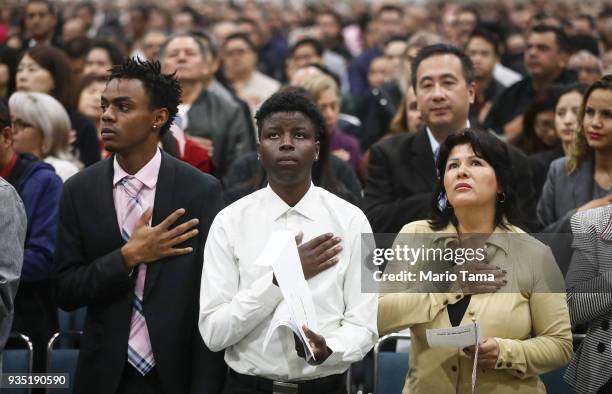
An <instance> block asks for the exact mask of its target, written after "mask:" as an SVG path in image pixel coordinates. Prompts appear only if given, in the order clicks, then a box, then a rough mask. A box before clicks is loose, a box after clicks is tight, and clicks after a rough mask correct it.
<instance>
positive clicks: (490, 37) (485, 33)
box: [466, 27, 500, 56]
mask: <svg viewBox="0 0 612 394" xmlns="http://www.w3.org/2000/svg"><path fill="white" fill-rule="evenodd" d="M476 37H478V38H482V39H483V40H485V41H486V42H488V43H489V44H491V45H492V46H493V52H495V55H497V56H499V50H500V48H499V45H500V41H499V38H497V35H496V34H494V33H491V32H490V31H489V30H487V29H484V28H482V27H477V28H476V29H474V31H473V32H472V34H471V35H470V39H469V40H468V44H469V43H470V41H472V38H476ZM466 47H467V46H466Z"/></svg>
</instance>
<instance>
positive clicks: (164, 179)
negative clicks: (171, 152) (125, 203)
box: [143, 151, 176, 300]
mask: <svg viewBox="0 0 612 394" xmlns="http://www.w3.org/2000/svg"><path fill="white" fill-rule="evenodd" d="M175 171H176V167H175V163H173V162H172V161H171V160H169V156H168V154H167V153H164V152H163V151H162V160H161V165H160V167H159V176H158V178H157V186H156V189H155V203H154V205H153V218H152V220H151V226H156V225H158V224H159V223H160V222H162V221H163V220H164V219H165V218H167V217H168V215H170V214H171V213H172V212H173V211H174V209H173V207H174V204H173V197H174V173H175ZM163 265H164V261H163V260H162V261H156V262H153V263H149V264H148V265H147V277H146V279H145V285H144V295H143V300H146V299H147V295H148V294H149V293H150V292H151V289H152V288H153V286H154V285H155V281H156V280H157V277H158V276H159V273H160V271H161V270H162V267H163Z"/></svg>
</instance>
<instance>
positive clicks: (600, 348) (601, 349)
mask: <svg viewBox="0 0 612 394" xmlns="http://www.w3.org/2000/svg"><path fill="white" fill-rule="evenodd" d="M597 351H598V352H599V353H603V352H605V351H606V345H604V343H603V342H599V343H598V344H597Z"/></svg>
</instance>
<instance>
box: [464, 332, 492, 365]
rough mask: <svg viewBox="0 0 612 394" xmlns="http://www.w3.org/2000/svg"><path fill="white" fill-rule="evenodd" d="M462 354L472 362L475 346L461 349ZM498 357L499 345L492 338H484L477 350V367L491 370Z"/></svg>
mask: <svg viewBox="0 0 612 394" xmlns="http://www.w3.org/2000/svg"><path fill="white" fill-rule="evenodd" d="M463 352H464V353H465V354H466V355H467V356H468V357H469V358H471V359H472V360H474V354H475V352H476V347H475V346H468V347H466V348H464V349H463ZM498 357H499V344H498V343H497V341H496V340H495V338H493V337H484V338H483V339H481V340H480V345H479V349H478V364H477V365H478V367H480V368H486V369H493V368H495V363H496V362H497V358H498Z"/></svg>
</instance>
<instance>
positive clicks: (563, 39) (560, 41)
mask: <svg viewBox="0 0 612 394" xmlns="http://www.w3.org/2000/svg"><path fill="white" fill-rule="evenodd" d="M533 33H538V34H542V33H553V34H554V35H555V42H556V43H557V48H559V51H560V52H563V53H569V51H570V49H571V48H570V42H569V39H568V38H567V34H565V32H564V31H563V29H561V28H559V27H556V26H550V25H536V26H534V27H532V28H531V30H530V31H529V34H528V36H529V35H531V34H533Z"/></svg>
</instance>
